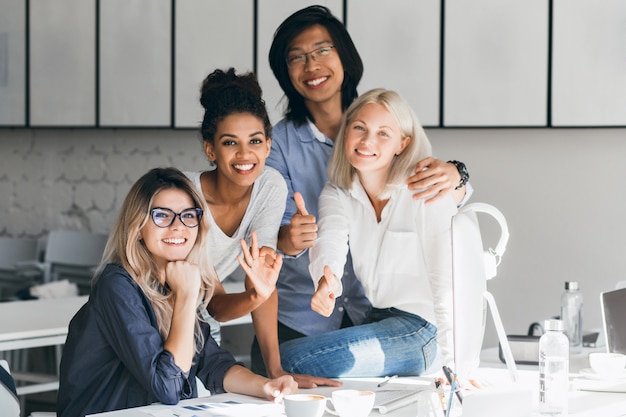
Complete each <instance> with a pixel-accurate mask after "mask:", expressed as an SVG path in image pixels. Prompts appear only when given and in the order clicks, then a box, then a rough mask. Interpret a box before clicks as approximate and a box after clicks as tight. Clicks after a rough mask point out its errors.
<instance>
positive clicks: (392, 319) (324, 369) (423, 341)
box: [280, 308, 437, 378]
mask: <svg viewBox="0 0 626 417" xmlns="http://www.w3.org/2000/svg"><path fill="white" fill-rule="evenodd" d="M436 355H437V328H436V327H435V326H434V325H433V324H431V323H429V322H427V321H426V320H424V319H423V318H421V317H419V316H416V315H414V314H410V313H407V312H405V311H402V310H398V309H396V308H388V309H376V308H372V310H371V312H370V314H369V318H368V322H367V323H365V324H362V325H360V326H353V327H348V328H345V329H339V330H335V331H332V332H328V333H324V334H320V335H316V336H308V337H303V338H300V339H294V340H290V341H288V342H285V343H283V344H281V345H280V356H281V362H282V365H283V369H284V370H285V371H287V372H290V373H298V374H309V375H315V376H323V377H327V378H337V377H376V376H386V375H396V374H397V375H420V374H421V373H423V372H424V371H425V370H426V369H428V368H429V367H430V365H431V364H432V362H433V361H434V360H435V358H436Z"/></svg>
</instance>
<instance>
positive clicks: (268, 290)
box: [237, 232, 283, 300]
mask: <svg viewBox="0 0 626 417" xmlns="http://www.w3.org/2000/svg"><path fill="white" fill-rule="evenodd" d="M240 243H241V249H242V250H243V256H241V255H239V256H237V260H238V261H239V265H241V268H242V269H243V271H244V272H245V273H246V284H248V283H249V284H250V285H251V286H252V287H253V288H254V289H255V291H256V293H257V295H258V296H259V297H261V298H262V299H263V300H266V299H267V298H268V297H269V296H270V295H271V294H272V293H273V292H274V290H275V289H276V281H277V280H278V273H279V272H280V268H281V267H282V265H283V258H282V256H281V255H280V254H276V253H275V252H274V251H273V250H272V249H270V248H267V247H265V246H264V247H262V248H261V249H260V250H259V243H258V241H257V236H256V233H255V232H252V246H251V247H250V248H249V247H248V244H247V243H246V241H245V240H244V239H241V241H240ZM246 287H248V285H246Z"/></svg>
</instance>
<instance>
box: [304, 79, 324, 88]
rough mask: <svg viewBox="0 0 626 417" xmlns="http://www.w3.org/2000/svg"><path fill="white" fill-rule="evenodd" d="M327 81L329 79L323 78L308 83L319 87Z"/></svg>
mask: <svg viewBox="0 0 626 417" xmlns="http://www.w3.org/2000/svg"><path fill="white" fill-rule="evenodd" d="M327 79H328V77H322V78H318V79H315V80H309V81H307V82H306V83H307V84H308V85H312V86H317V85H320V84H321V83H323V82H324V81H326V80H327Z"/></svg>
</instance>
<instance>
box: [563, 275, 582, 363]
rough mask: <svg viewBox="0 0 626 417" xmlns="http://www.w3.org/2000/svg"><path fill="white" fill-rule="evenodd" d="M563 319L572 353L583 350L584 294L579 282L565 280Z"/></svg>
mask: <svg viewBox="0 0 626 417" xmlns="http://www.w3.org/2000/svg"><path fill="white" fill-rule="evenodd" d="M561 320H563V326H564V329H563V330H564V333H565V335H566V336H567V338H568V339H569V350H570V352H571V353H581V352H582V351H583V295H582V294H581V293H580V291H578V282H576V281H567V282H565V292H564V293H563V295H561Z"/></svg>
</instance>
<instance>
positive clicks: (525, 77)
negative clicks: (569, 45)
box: [443, 0, 549, 126]
mask: <svg viewBox="0 0 626 417" xmlns="http://www.w3.org/2000/svg"><path fill="white" fill-rule="evenodd" d="M548 16H549V2H548V0H525V1H518V0H474V1H471V2H468V1H465V0H447V1H446V2H445V33H444V48H443V50H444V56H443V62H444V64H443V65H444V77H443V109H444V115H443V125H444V126H546V124H547V103H548V25H549V17H548Z"/></svg>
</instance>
